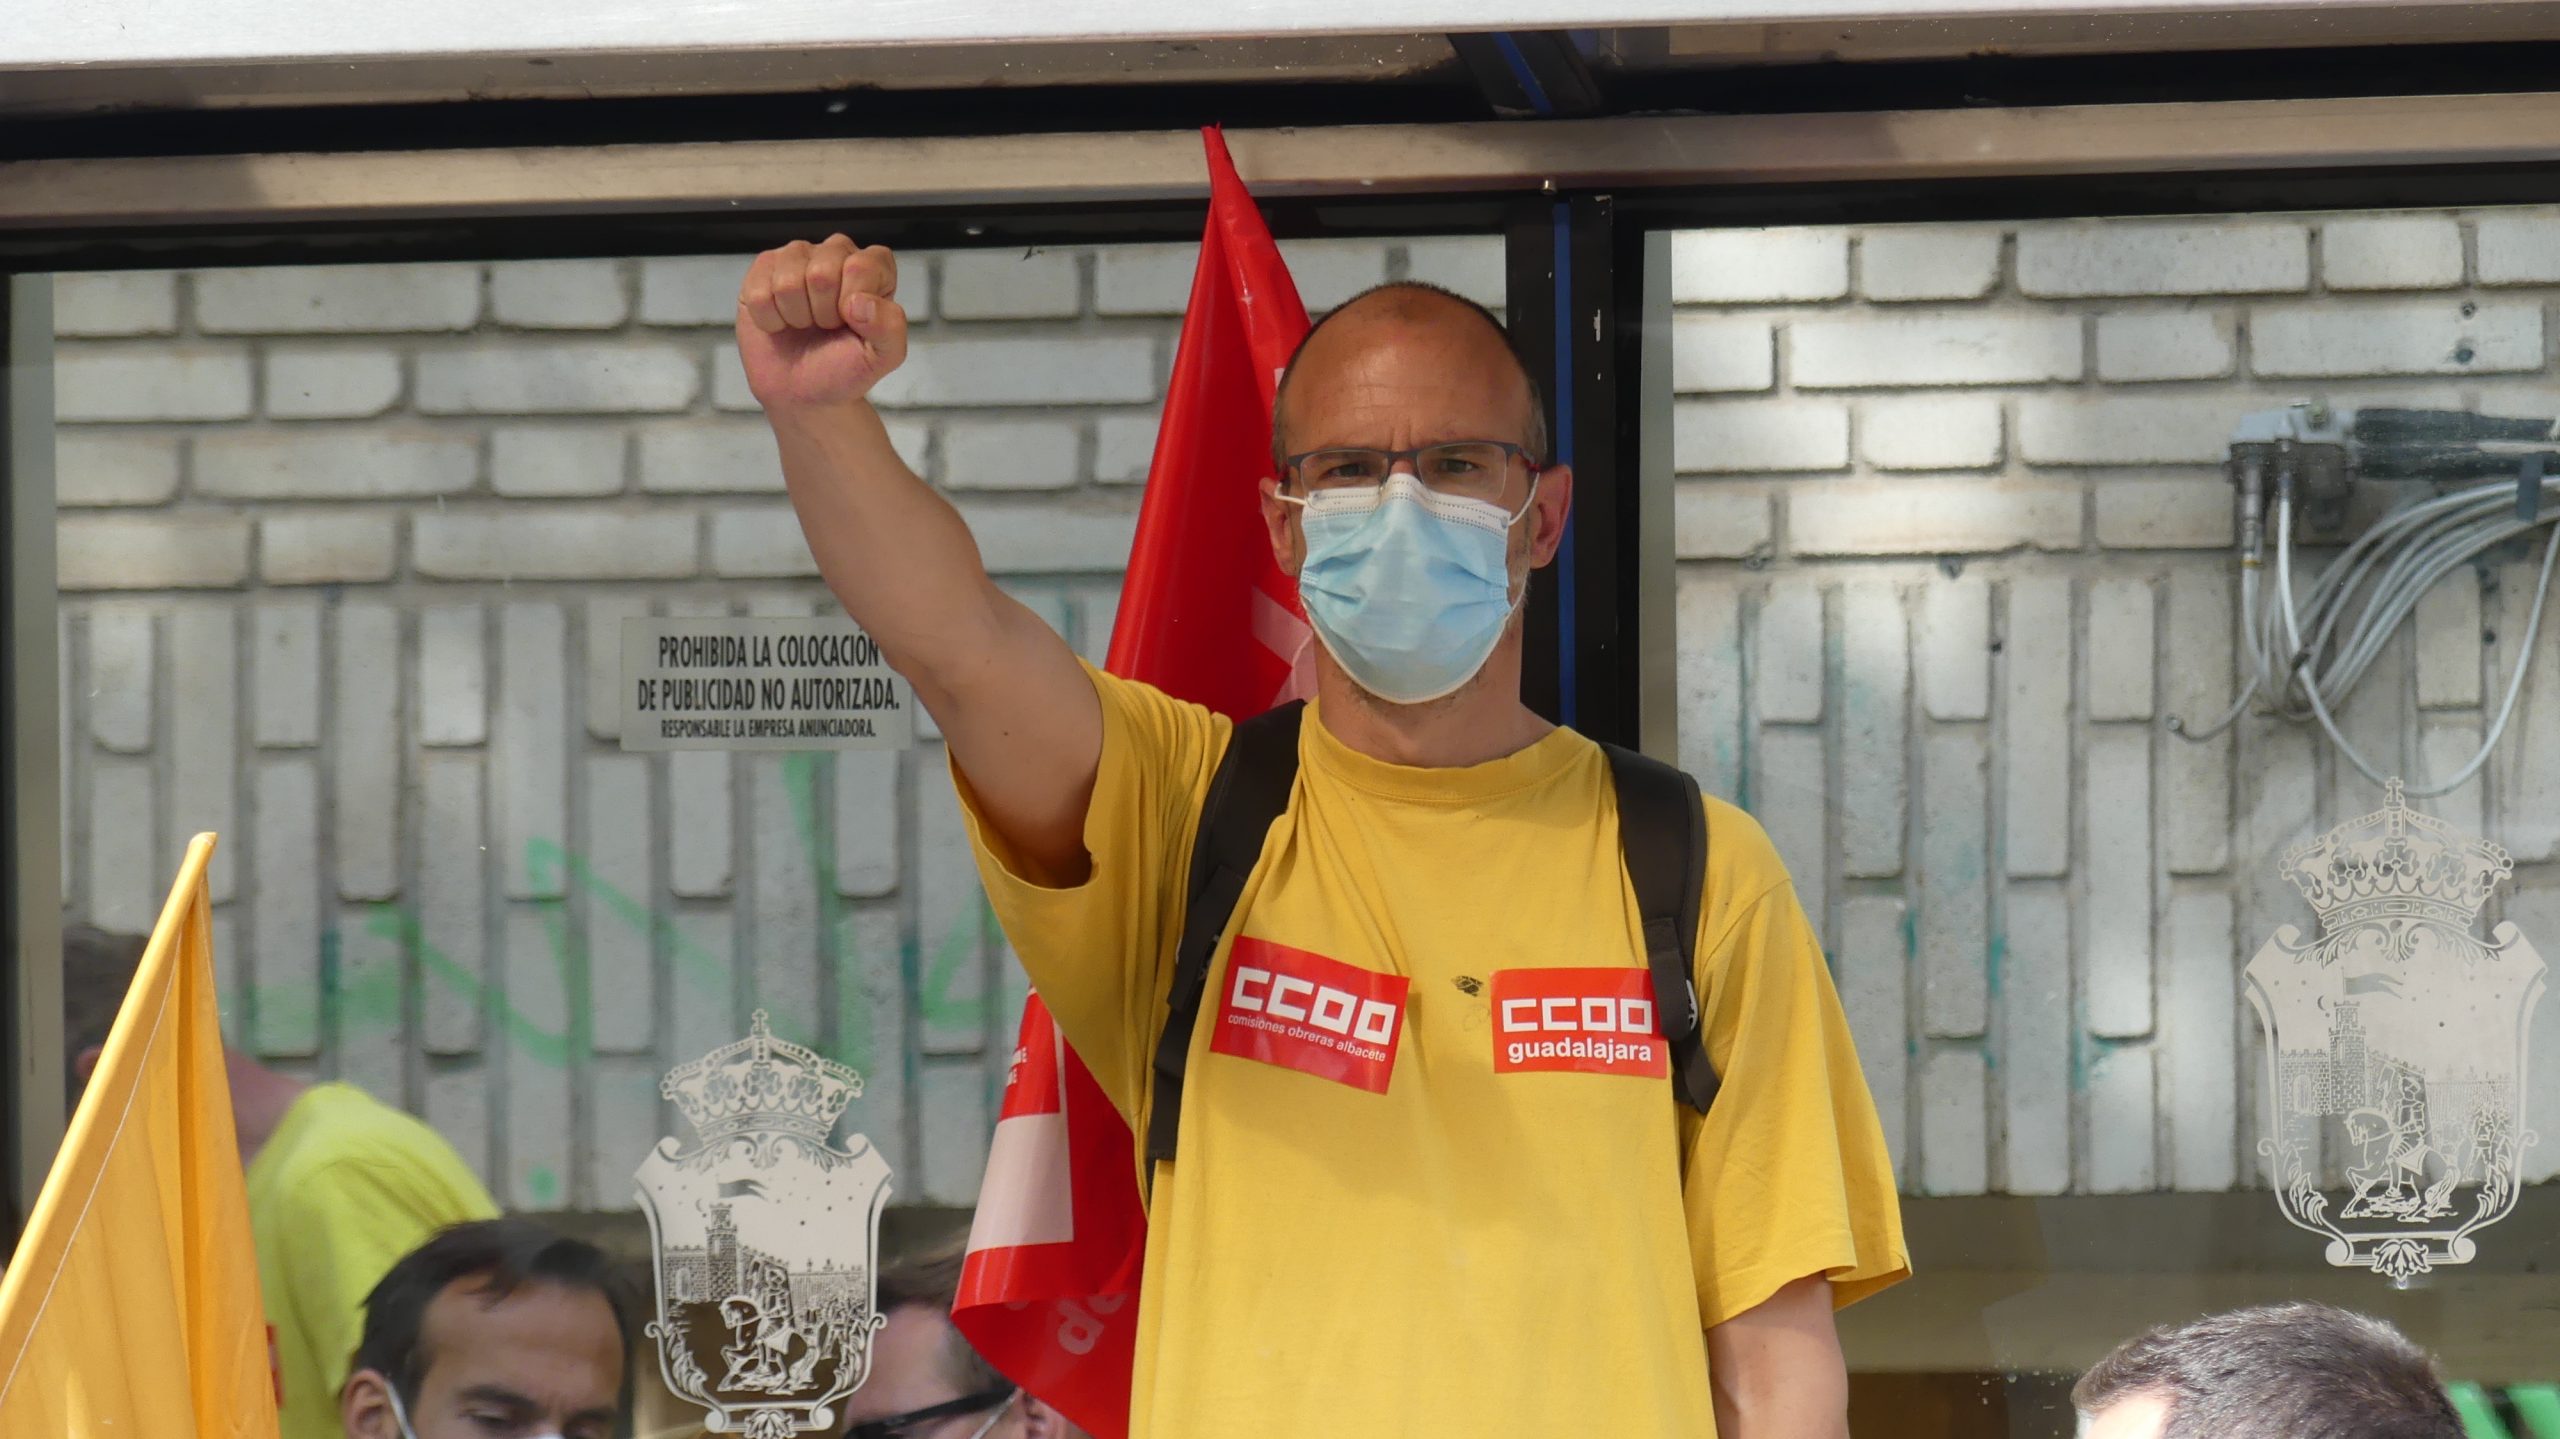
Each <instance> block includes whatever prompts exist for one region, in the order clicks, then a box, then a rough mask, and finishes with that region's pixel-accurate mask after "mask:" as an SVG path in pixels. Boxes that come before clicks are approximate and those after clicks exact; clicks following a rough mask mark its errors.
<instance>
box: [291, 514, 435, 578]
mask: <svg viewBox="0 0 2560 1439" xmlns="http://www.w3.org/2000/svg"><path fill="white" fill-rule="evenodd" d="M399 549H400V520H399V517H398V516H396V515H368V514H327V513H320V514H283V515H269V516H267V517H266V518H264V519H262V520H260V521H258V577H259V578H260V579H261V580H264V581H265V582H266V583H268V584H271V585H336V584H353V585H362V584H378V583H380V582H382V581H384V580H388V579H390V578H391V577H392V576H393V575H395V574H396V573H398V571H399V567H400V556H399Z"/></svg>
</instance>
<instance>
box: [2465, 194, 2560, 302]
mask: <svg viewBox="0 0 2560 1439" xmlns="http://www.w3.org/2000/svg"><path fill="white" fill-rule="evenodd" d="M2472 234H2473V241H2474V243H2476V244H2477V245H2478V246H2479V262H2480V283H2481V284H2484V285H2549V284H2560V215H2555V214H2552V213H2551V212H2550V211H2548V210H2539V211H2527V212H2524V213H2520V214H2505V215H2483V216H2481V217H2480V218H2479V219H2478V220H2476V221H2474V222H2473V224H2472Z"/></svg>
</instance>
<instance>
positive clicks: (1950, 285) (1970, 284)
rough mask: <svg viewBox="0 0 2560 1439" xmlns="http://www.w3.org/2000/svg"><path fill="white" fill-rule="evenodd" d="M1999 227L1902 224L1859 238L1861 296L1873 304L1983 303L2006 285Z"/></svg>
mask: <svg viewBox="0 0 2560 1439" xmlns="http://www.w3.org/2000/svg"><path fill="white" fill-rule="evenodd" d="M2002 242H2003V237H2002V235H2001V232H2000V231H1999V230H1998V229H1996V228H1967V227H1964V226H1956V225H1902V226H1897V227H1895V228H1893V229H1889V230H1870V231H1868V232H1867V233H1865V234H1864V235H1861V236H1859V237H1858V293H1859V294H1861V295H1863V296H1865V297H1866V298H1868V299H1870V300H1883V301H1895V300H1978V299H1981V298H1982V297H1983V296H1985V295H1987V294H1990V293H1991V290H1992V287H1993V286H1995V285H1997V284H1999V283H2000V249H2001V245H2002Z"/></svg>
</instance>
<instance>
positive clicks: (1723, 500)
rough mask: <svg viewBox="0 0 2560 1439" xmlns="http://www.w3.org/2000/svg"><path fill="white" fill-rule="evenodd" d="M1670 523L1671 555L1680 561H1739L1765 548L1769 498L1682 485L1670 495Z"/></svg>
mask: <svg viewBox="0 0 2560 1439" xmlns="http://www.w3.org/2000/svg"><path fill="white" fill-rule="evenodd" d="M1671 523H1672V528H1673V535H1672V548H1673V552H1674V553H1675V554H1677V555H1678V556H1679V557H1680V558H1681V559H1684V560H1717V559H1721V560H1732V559H1740V558H1742V557H1743V556H1745V555H1750V554H1754V553H1757V552H1759V551H1762V550H1765V549H1767V548H1768V546H1769V543H1770V528H1769V496H1768V495H1767V493H1765V492H1763V491H1760V490H1756V489H1736V488H1732V487H1730V486H1726V485H1719V484H1697V483H1692V482H1686V481H1684V482H1682V483H1681V485H1680V486H1679V488H1678V489H1676V490H1675V491H1674V492H1673V493H1672V499H1671Z"/></svg>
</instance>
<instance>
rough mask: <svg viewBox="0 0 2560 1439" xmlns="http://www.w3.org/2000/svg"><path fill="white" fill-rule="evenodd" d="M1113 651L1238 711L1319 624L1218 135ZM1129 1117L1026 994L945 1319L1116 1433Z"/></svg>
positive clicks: (1233, 191) (1300, 316) (1300, 323)
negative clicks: (1301, 560) (1267, 489)
mask: <svg viewBox="0 0 2560 1439" xmlns="http://www.w3.org/2000/svg"><path fill="white" fill-rule="evenodd" d="M1202 133H1203V139H1204V141H1205V143H1206V146H1207V150H1208V163H1209V223H1208V226H1207V229H1206V230H1205V231H1204V232H1203V233H1202V235H1201V237H1200V264H1199V268H1198V270H1197V271H1196V272H1195V273H1194V275H1193V278H1192V282H1191V301H1190V305H1189V308H1187V309H1186V310H1185V311H1184V312H1183V318H1182V340H1181V344H1180V346H1179V347H1178V348H1177V349H1176V351H1175V353H1174V362H1173V379H1172V382H1171V384H1170V385H1169V386H1168V387H1167V390H1166V394H1165V404H1164V417H1163V421H1162V424H1161V426H1160V427H1159V429H1158V431H1157V434H1156V448H1155V458H1154V461H1153V463H1152V464H1151V465H1150V466H1149V467H1148V470H1147V489H1146V497H1145V499H1144V501H1143V502H1142V503H1141V504H1140V507H1139V511H1138V528H1137V535H1136V538H1135V540H1134V541H1133V542H1132V544H1131V546H1130V550H1129V569H1128V574H1127V577H1126V579H1125V580H1124V582H1123V585H1122V588H1121V595H1120V612H1119V619H1118V621H1117V622H1116V624H1115V626H1114V628H1113V630H1112V634H1111V651H1110V657H1109V660H1108V661H1107V664H1106V667H1107V668H1108V669H1109V670H1110V671H1111V672H1112V673H1113V674H1116V675H1121V676H1123V677H1125V678H1129V679H1135V680H1143V681H1145V682H1146V683H1149V684H1152V685H1154V686H1156V687H1157V688H1159V689H1162V690H1164V691H1165V692H1166V693H1168V694H1172V695H1175V696H1178V697H1180V698H1183V699H1188V700H1193V701H1196V702H1198V703H1200V704H1203V705H1206V706H1208V707H1209V708H1211V709H1214V710H1217V711H1219V712H1220V713H1223V714H1225V715H1227V716H1229V717H1230V718H1234V719H1243V718H1247V717H1249V716H1252V715H1255V714H1259V713H1261V712H1262V711H1263V710H1266V709H1268V708H1270V707H1271V706H1272V705H1273V704H1275V703H1277V702H1279V701H1281V700H1284V699H1288V698H1292V697H1294V696H1297V695H1302V694H1306V693H1309V692H1311V688H1312V687H1311V685H1310V683H1309V680H1308V674H1309V671H1308V664H1309V659H1310V656H1309V649H1308V646H1309V644H1310V640H1311V633H1310V631H1309V630H1308V628H1307V622H1306V618H1305V612H1304V611H1303V610H1302V609H1301V608H1300V607H1299V604H1298V595H1297V586H1296V584H1295V583H1294V582H1293V581H1292V580H1291V579H1290V578H1289V577H1288V576H1287V575H1286V574H1283V573H1282V572H1281V570H1280V566H1279V563H1278V561H1276V560H1275V559H1274V558H1273V556H1272V553H1271V541H1270V536H1269V532H1268V531H1267V530H1266V529H1265V528H1264V525H1263V520H1262V513H1261V499H1260V485H1261V481H1262V480H1263V478H1264V477H1265V476H1267V475H1269V474H1270V473H1271V472H1272V465H1271V406H1272V400H1273V396H1274V394H1275V393H1276V391H1277V390H1278V388H1279V383H1280V374H1281V371H1282V369H1283V368H1284V367H1285V366H1286V365H1287V364H1288V362H1289V357H1290V355H1291V354H1293V353H1294V352H1295V351H1296V349H1297V346H1298V342H1299V340H1300V339H1302V338H1304V336H1305V335H1306V332H1307V310H1306V306H1305V305H1304V304H1302V303H1301V302H1300V301H1299V299H1298V290H1297V285H1296V284H1295V282H1293V281H1292V280H1291V279H1290V278H1289V271H1288V267H1287V266H1286V265H1285V264H1284V263H1282V261H1281V258H1280V250H1279V247H1278V246H1277V245H1275V244H1274V243H1273V242H1272V239H1271V231H1270V228H1269V227H1268V226H1267V225H1265V224H1264V223H1263V219H1262V213H1261V211H1260V210H1258V209H1256V208H1255V207H1254V203H1253V197H1252V195H1251V194H1249V193H1248V192H1247V191H1246V190H1245V187H1244V182H1243V181H1242V180H1241V179H1239V178H1237V175H1236V172H1235V165H1234V162H1233V161H1232V159H1230V157H1229V156H1228V154H1227V146H1226V140H1225V138H1224V137H1223V136H1222V135H1220V134H1219V132H1218V131H1217V130H1216V129H1215V128H1214V127H1213V128H1211V129H1208V130H1206V131H1204V132H1202ZM1137 1173H1138V1169H1137V1159H1136V1146H1135V1143H1134V1140H1133V1137H1132V1136H1131V1134H1130V1132H1129V1125H1128V1122H1127V1121H1126V1119H1124V1118H1123V1117H1122V1116H1121V1114H1120V1112H1119V1111H1118V1110H1117V1109H1116V1108H1115V1107H1113V1105H1112V1104H1111V1101H1110V1099H1109V1098H1108V1097H1107V1096H1106V1095H1105V1094H1104V1093H1103V1091H1102V1087H1101V1085H1100V1084H1099V1083H1097V1082H1096V1081H1095V1080H1094V1077H1093V1075H1092V1073H1091V1072H1090V1071H1088V1070H1087V1069H1086V1068H1085V1066H1084V1064H1083V1062H1082V1061H1081V1060H1079V1059H1077V1058H1076V1057H1075V1054H1074V1053H1073V1051H1071V1050H1069V1049H1068V1048H1067V1046H1066V1044H1065V1041H1064V1040H1063V1039H1062V1038H1061V1037H1060V1036H1059V1035H1058V1032H1057V1027H1056V1023H1055V1021H1054V1020H1052V1019H1051V1017H1050V1015H1049V1011H1048V1009H1047V1007H1046V1006H1044V1005H1043V1004H1042V1003H1041V1002H1040V999H1039V997H1038V996H1037V995H1034V996H1033V997H1032V999H1031V1001H1030V1003H1029V1004H1028V1005H1026V1006H1025V1007H1024V1010H1023V1016H1022V1030H1021V1035H1020V1038H1019V1039H1018V1041H1017V1043H1016V1046H1015V1049H1014V1053H1013V1066H1012V1073H1011V1077H1010V1078H1009V1079H1008V1081H1007V1083H1006V1087H1005V1096H1004V1103H1003V1106H1002V1109H1001V1111H1000V1113H999V1115H998V1117H997V1120H996V1131H995V1140H994V1143H993V1145H992V1146H991V1148H990V1150H989V1152H988V1156H987V1172H986V1178H985V1179H984V1181H983V1182H982V1184H981V1186H980V1189H979V1195H978V1211H977V1219H976V1223H975V1224H974V1226H973V1227H972V1228H971V1230H970V1234H969V1252H968V1257H967V1259H966V1261H965V1263H964V1265H963V1268H962V1272H961V1280H960V1294H959V1299H958V1302H957V1303H956V1304H955V1305H954V1306H953V1310H952V1320H953V1322H954V1323H955V1324H956V1325H958V1326H959V1328H960V1331H961V1333H962V1334H963V1335H965V1336H966V1337H967V1338H968V1340H969V1342H970V1344H971V1345H973V1346H974V1347H975V1348H976V1349H977V1351H978V1352H979V1353H980V1354H981V1355H983V1356H985V1358H986V1360H987V1361H988V1362H989V1363H990V1364H993V1365H994V1366H995V1367H996V1368H997V1369H998V1370H999V1371H1000V1372H1002V1373H1003V1374H1005V1375H1006V1376H1007V1377H1009V1378H1011V1379H1012V1380H1013V1381H1014V1382H1015V1383H1017V1384H1020V1385H1022V1386H1023V1388H1025V1389H1026V1390H1028V1391H1030V1392H1031V1393H1032V1394H1033V1395H1035V1396H1037V1397H1039V1398H1040V1399H1042V1400H1044V1401H1046V1402H1047V1403H1049V1404H1050V1405H1051V1406H1053V1407H1055V1408H1056V1409H1057V1410H1058V1411H1059V1412H1060V1413H1062V1414H1064V1415H1065V1416H1066V1417H1067V1418H1068V1420H1069V1421H1071V1422H1073V1423H1074V1424H1075V1425H1076V1426H1077V1427H1079V1428H1081V1429H1084V1430H1085V1431H1087V1432H1088V1433H1091V1434H1093V1435H1095V1436H1096V1439H1126V1435H1127V1434H1128V1430H1129V1376H1130V1369H1131V1364H1132V1362H1133V1361H1134V1359H1135V1357H1136V1353H1137V1329H1138V1323H1137V1320H1138V1307H1137V1296H1138V1285H1139V1277H1140V1272H1141V1269H1142V1266H1143V1263H1144V1257H1145V1253H1146V1219H1145V1211H1144V1207H1143V1204H1142V1202H1141V1201H1140V1199H1139V1196H1138V1188H1137Z"/></svg>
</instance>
